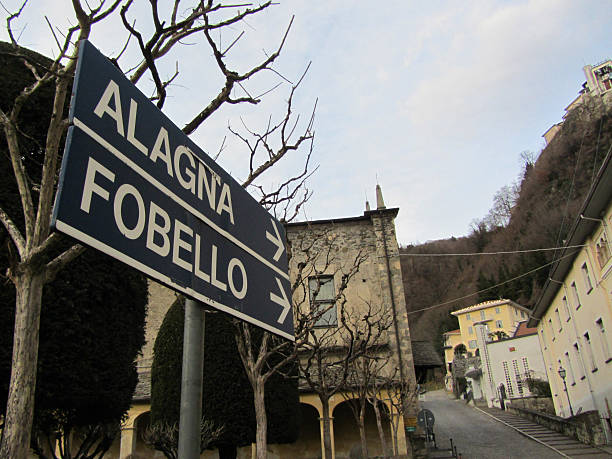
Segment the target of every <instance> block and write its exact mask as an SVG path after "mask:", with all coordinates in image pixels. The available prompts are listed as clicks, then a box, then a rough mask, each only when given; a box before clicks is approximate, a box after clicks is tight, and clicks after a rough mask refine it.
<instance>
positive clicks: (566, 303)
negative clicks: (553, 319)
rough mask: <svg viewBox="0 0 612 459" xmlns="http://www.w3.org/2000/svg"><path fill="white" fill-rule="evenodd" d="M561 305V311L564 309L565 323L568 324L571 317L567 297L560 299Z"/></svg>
mask: <svg viewBox="0 0 612 459" xmlns="http://www.w3.org/2000/svg"><path fill="white" fill-rule="evenodd" d="M561 303H563V309H565V315H566V316H567V319H566V321H567V322H569V321H570V319H571V316H570V309H569V303H568V302H567V297H565V296H564V297H563V298H562V299H561Z"/></svg>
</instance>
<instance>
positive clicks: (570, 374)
mask: <svg viewBox="0 0 612 459" xmlns="http://www.w3.org/2000/svg"><path fill="white" fill-rule="evenodd" d="M565 366H566V367H567V376H568V379H569V383H570V385H571V386H573V385H574V384H576V376H575V375H574V367H573V366H572V360H571V359H570V356H569V352H566V353H565Z"/></svg>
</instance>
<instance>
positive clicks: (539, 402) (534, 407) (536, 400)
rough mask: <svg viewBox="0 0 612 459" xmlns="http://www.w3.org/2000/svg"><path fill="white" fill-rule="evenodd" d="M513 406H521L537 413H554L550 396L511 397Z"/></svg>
mask: <svg viewBox="0 0 612 459" xmlns="http://www.w3.org/2000/svg"><path fill="white" fill-rule="evenodd" d="M510 405H511V406H512V407H513V408H523V409H528V410H531V411H537V412H539V413H546V414H552V415H554V414H555V406H554V404H553V401H552V398H551V397H525V398H515V399H512V401H511V403H510Z"/></svg>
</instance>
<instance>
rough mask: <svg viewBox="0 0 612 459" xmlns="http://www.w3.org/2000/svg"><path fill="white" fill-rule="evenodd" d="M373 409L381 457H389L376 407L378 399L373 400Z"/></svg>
mask: <svg viewBox="0 0 612 459" xmlns="http://www.w3.org/2000/svg"><path fill="white" fill-rule="evenodd" d="M372 406H373V407H374V414H375V415H376V426H377V427H378V436H379V438H380V447H381V449H382V455H383V457H389V454H388V451H387V442H386V441H385V431H384V430H383V425H382V421H381V419H380V408H379V407H378V399H376V398H375V399H374V403H372Z"/></svg>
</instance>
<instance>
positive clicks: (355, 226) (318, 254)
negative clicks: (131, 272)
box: [113, 189, 417, 459]
mask: <svg viewBox="0 0 612 459" xmlns="http://www.w3.org/2000/svg"><path fill="white" fill-rule="evenodd" d="M377 191H378V195H379V199H378V208H377V209H376V210H370V209H369V208H368V209H367V210H366V211H365V212H364V214H363V215H361V216H357V217H350V218H341V219H334V220H320V221H312V222H303V223H289V224H286V225H285V226H286V232H287V252H288V255H289V257H290V258H289V274H290V278H291V282H292V283H294V282H295V281H296V278H297V276H298V273H299V272H300V269H301V268H300V267H301V266H302V267H303V265H304V264H305V263H313V264H314V267H315V268H316V269H315V272H317V273H318V274H324V275H327V276H328V277H329V276H331V277H333V279H334V285H335V286H339V285H341V284H342V282H343V281H344V279H345V277H344V276H346V274H347V273H348V272H349V271H350V270H351V269H352V268H353V267H354V265H355V260H356V259H359V269H358V271H357V272H356V273H354V274H353V275H352V276H351V280H350V281H349V283H348V284H347V286H346V289H344V290H343V296H344V297H345V299H346V308H347V310H348V311H350V313H351V314H354V315H357V316H358V315H359V313H361V312H363V311H364V310H365V309H363V308H367V306H368V305H373V306H374V307H377V308H381V309H382V310H385V311H387V312H388V314H389V315H390V317H392V326H391V327H390V329H389V330H388V331H387V333H386V336H384V339H383V340H382V341H381V342H379V343H377V345H380V349H381V351H380V352H382V353H384V355H385V358H386V359H387V360H385V361H386V362H387V367H388V368H387V369H388V373H389V374H391V373H393V372H395V369H397V370H398V371H397V372H395V374H396V375H398V376H399V377H401V378H402V380H403V381H405V382H407V383H408V384H410V385H411V387H415V388H416V380H415V372H414V359H413V357H412V348H411V341H410V330H409V326H408V316H407V311H406V304H405V298H404V290H403V281H402V272H401V267H400V259H399V246H398V243H397V240H396V235H395V225H394V219H395V217H396V215H397V213H398V209H386V208H385V207H384V203H383V202H382V194H381V193H380V189H378V190H377ZM332 242H333V243H332ZM307 248H309V249H308V250H310V253H309V254H307V253H306V250H307ZM301 285H302V286H303V287H302V288H301V289H300V288H298V289H296V291H295V292H294V295H293V305H294V308H298V307H306V308H310V307H311V298H310V295H309V291H308V285H309V284H308V279H307V278H306V279H302V282H301ZM149 295H150V298H149V310H148V317H147V323H146V344H145V346H144V347H143V351H142V357H141V358H140V359H139V362H138V367H139V375H140V380H139V385H138V387H137V393H136V395H135V397H134V405H133V407H132V409H131V410H130V412H129V417H128V420H127V421H126V423H125V426H124V429H123V432H122V441H121V445H120V447H119V446H118V445H117V447H116V448H115V450H116V451H120V453H119V457H120V458H121V459H123V458H126V457H133V458H134V457H156V456H154V455H155V454H157V453H155V452H153V451H151V450H148V454H149V456H147V449H146V447H145V445H143V444H142V442H141V441H140V440H139V434H138V432H140V431H142V429H143V426H144V425H145V424H146V423H147V422H148V411H149V400H150V384H151V383H150V368H151V363H152V360H153V344H154V342H155V337H156V336H157V331H158V330H159V327H160V325H161V323H162V321H163V319H164V317H165V315H166V312H167V311H168V309H169V307H170V306H171V305H172V303H173V302H174V300H175V298H176V294H175V293H174V292H173V291H172V290H170V289H168V288H166V287H163V286H161V285H159V284H157V283H154V282H151V283H150V285H149ZM300 386H301V396H300V401H301V402H302V405H301V406H302V425H303V426H302V430H303V432H302V433H301V434H300V435H301V436H300V439H299V440H298V442H296V443H295V444H290V445H269V447H270V450H269V457H292V456H293V457H317V456H318V457H325V454H324V451H323V449H322V447H321V445H322V440H321V437H320V435H317V433H319V432H321V430H320V428H321V426H320V419H321V417H322V414H323V412H322V410H323V407H322V405H321V402H320V401H319V399H318V397H317V396H316V394H314V393H311V392H309V391H308V390H307V389H306V388H305V386H304V384H301V385H300ZM389 398H390V396H389V395H388V394H386V393H382V392H381V394H380V397H379V399H380V400H381V401H382V402H383V403H384V404H385V405H386V406H387V410H388V413H390V418H389V419H388V421H387V422H388V424H391V422H390V421H392V420H395V422H396V423H397V425H399V429H398V435H397V438H396V440H397V445H398V449H399V453H400V454H406V453H407V447H408V444H409V441H408V442H407V440H409V439H406V437H405V435H404V425H405V422H404V421H405V420H408V422H412V420H413V419H416V413H417V402H416V401H414V402H412V405H411V406H410V409H409V410H408V413H406V414H405V416H404V418H400V417H398V415H397V413H395V412H394V410H393V408H392V405H391V403H390V400H389ZM415 398H416V397H415ZM329 409H330V413H329V414H330V416H331V418H332V429H331V432H332V445H333V446H334V452H333V455H332V458H336V457H337V458H341V457H349V456H350V454H351V451H352V450H355V448H357V449H358V445H359V435H358V431H357V429H356V428H350V426H351V425H352V423H353V422H354V421H353V420H352V414H350V410H349V408H348V407H347V403H346V401H345V398H344V397H343V396H342V394H336V395H335V396H334V397H332V399H330V407H329ZM368 416H369V417H370V420H369V421H368V419H367V418H368ZM366 424H367V425H366V432H367V435H368V438H369V440H368V443H369V445H368V449H369V453H370V455H383V451H381V449H380V445H379V441H378V434H377V433H376V425H375V421H374V419H373V413H372V412H370V413H369V414H368V415H367V416H366ZM393 430H394V429H392V428H390V426H389V425H386V426H385V431H386V432H387V444H388V445H389V446H390V445H391V444H392V443H393V439H395V436H394V433H393ZM334 433H335V435H334ZM334 437H335V438H334ZM370 439H371V440H370ZM370 443H371V444H370ZM407 443H408V444H407ZM250 455H251V448H249V447H245V448H240V450H239V456H240V457H250ZM113 457H116V456H113ZM203 457H216V453H215V452H210V453H209V452H206V453H205V454H204V455H203Z"/></svg>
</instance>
